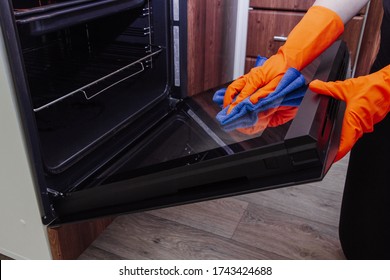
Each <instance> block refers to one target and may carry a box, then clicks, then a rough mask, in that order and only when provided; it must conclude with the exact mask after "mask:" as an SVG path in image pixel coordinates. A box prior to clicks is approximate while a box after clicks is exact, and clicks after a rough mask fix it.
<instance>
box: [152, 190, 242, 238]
mask: <svg viewBox="0 0 390 280" xmlns="http://www.w3.org/2000/svg"><path fill="white" fill-rule="evenodd" d="M247 207H248V202H245V201H241V200H238V199H235V198H225V199H216V200H212V201H206V202H200V203H193V204H188V205H183V206H177V207H170V208H166V209H160V210H155V211H150V212H149V213H150V214H152V215H155V216H157V217H160V218H164V219H167V220H171V221H175V222H178V223H181V224H183V225H187V226H191V227H194V228H197V229H201V230H204V231H207V232H210V233H213V234H216V235H220V236H223V237H227V238H229V237H232V236H233V234H234V231H235V230H236V228H237V225H238V223H239V222H240V219H241V217H242V215H243V214H244V211H245V209H246V208H247Z"/></svg>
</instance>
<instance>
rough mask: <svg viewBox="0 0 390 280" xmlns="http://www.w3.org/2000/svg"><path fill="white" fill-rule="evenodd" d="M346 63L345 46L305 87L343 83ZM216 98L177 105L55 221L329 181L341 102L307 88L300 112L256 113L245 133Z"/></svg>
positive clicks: (332, 52)
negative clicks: (227, 120) (226, 121)
mask: <svg viewBox="0 0 390 280" xmlns="http://www.w3.org/2000/svg"><path fill="white" fill-rule="evenodd" d="M348 59H349V56H348V51H347V49H346V47H345V44H343V43H342V42H337V43H335V44H334V45H333V46H332V47H330V48H329V49H328V50H327V51H326V52H325V53H324V54H323V55H322V56H321V57H319V58H318V59H317V60H316V61H315V62H313V63H312V64H311V65H309V66H308V67H307V68H306V69H305V70H304V71H303V74H304V75H305V77H306V80H307V81H310V80H312V79H315V78H318V79H322V80H336V79H343V78H345V76H346V71H347V65H348ZM213 94H214V90H212V91H208V92H205V93H203V94H200V95H198V96H196V97H194V98H188V99H185V100H182V101H178V102H177V103H175V102H174V101H171V102H173V103H175V104H174V105H175V110H174V111H173V112H172V113H170V114H168V115H167V117H166V118H165V119H164V121H162V122H160V123H159V124H158V125H156V126H155V128H154V129H153V130H152V131H151V132H150V133H148V135H146V136H145V137H144V138H143V139H142V140H139V141H138V142H137V143H135V144H134V145H132V146H131V147H128V148H127V149H126V150H124V151H122V153H121V154H119V155H118V156H117V157H116V158H115V160H113V161H111V162H109V163H107V164H106V165H105V166H104V167H103V168H100V169H99V170H97V171H96V172H95V174H94V175H93V176H92V177H91V178H90V179H89V180H87V181H86V182H85V183H84V186H83V188H81V189H80V190H77V191H73V192H69V193H66V194H63V195H59V196H57V197H56V198H54V200H53V208H54V211H55V213H56V216H57V217H58V219H57V220H56V221H54V223H65V222H73V221H77V220H82V219H89V218H94V217H100V216H107V215H115V214H119V213H129V212H134V211H140V210H146V209H153V208H159V207H165V206H170V205H178V204H183V203H189V202H195V201H201V200H206V199H213V198H219V197H225V196H232V195H238V194H243V193H248V192H256V191H263V190H267V189H272V188H278V187H285V186H290V185H296V184H300V183H305V182H310V181H316V180H321V179H322V178H323V177H324V176H325V174H326V172H327V171H328V169H329V168H330V166H331V164H332V162H333V160H334V157H335V154H336V152H337V149H338V145H339V137H340V131H341V123H342V118H343V113H344V108H343V104H342V103H341V102H338V101H336V100H332V99H328V98H326V97H324V96H319V95H316V94H314V93H312V92H310V91H309V90H306V93H305V95H304V97H303V99H302V100H301V102H300V105H299V107H298V106H295V107H294V106H280V107H278V105H276V106H273V108H272V109H270V110H269V111H265V112H261V113H259V114H258V115H256V117H255V118H254V119H255V122H252V127H250V126H249V125H248V123H247V122H244V123H245V125H244V127H243V126H242V122H241V123H240V122H239V123H237V124H231V125H230V126H227V127H223V126H221V125H220V124H219V123H218V122H217V121H216V119H215V116H216V114H217V113H218V112H219V111H220V108H219V107H218V106H217V105H216V104H214V103H213V101H212V96H213ZM281 103H282V104H281V105H283V102H281ZM279 105H280V104H279ZM283 110H287V111H288V112H284V113H283V114H284V115H283V116H285V117H284V118H283V121H279V122H276V123H277V124H275V122H272V121H270V119H272V117H273V116H275V114H280V111H283ZM279 116H280V115H279ZM286 116H287V117H286ZM271 123H272V124H271Z"/></svg>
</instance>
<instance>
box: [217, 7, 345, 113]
mask: <svg viewBox="0 0 390 280" xmlns="http://www.w3.org/2000/svg"><path fill="white" fill-rule="evenodd" d="M343 31H344V24H343V21H342V20H341V18H340V17H339V16H338V15H337V14H336V13H335V12H333V11H332V10H330V9H327V8H325V7H321V6H313V7H311V8H310V9H309V10H308V11H307V13H306V14H305V16H304V17H303V18H302V20H301V21H300V22H299V23H298V24H297V25H296V26H295V28H294V29H293V30H292V31H291V33H290V34H289V36H288V38H287V41H286V43H285V44H284V45H283V46H282V47H280V48H279V50H278V52H277V53H276V54H275V55H273V56H271V57H270V58H269V59H268V60H267V61H266V62H265V63H264V65H263V66H261V67H256V68H253V69H252V70H251V71H250V72H249V73H248V74H246V75H244V76H242V77H240V78H238V79H237V80H236V81H234V82H233V83H232V84H231V85H230V86H229V87H228V89H227V91H226V94H225V97H224V102H223V107H224V108H225V107H227V106H229V105H230V107H229V109H228V113H230V112H231V110H232V109H233V108H234V107H235V106H236V105H237V104H238V103H240V102H241V101H242V100H244V99H245V98H247V97H248V96H251V97H250V101H251V102H252V103H253V104H255V103H257V102H258V100H259V99H260V98H263V97H266V96H267V95H268V94H269V93H270V92H273V91H274V90H275V88H276V86H277V85H278V84H279V81H280V80H281V78H282V77H283V75H284V73H285V72H286V71H287V69H288V68H290V67H293V68H296V69H297V70H298V71H300V70H302V69H303V68H304V67H305V66H307V65H308V64H309V63H310V62H312V61H313V60H314V59H315V58H316V57H317V56H319V55H320V54H321V53H322V52H323V51H324V50H326V49H327V48H328V47H329V46H330V45H331V44H332V43H333V42H334V41H335V40H336V39H337V38H338V37H339V36H340V35H341V34H342V33H343ZM237 95H238V96H237ZM236 96H237V98H236ZM235 98H236V99H235ZM234 99H235V100H234Z"/></svg>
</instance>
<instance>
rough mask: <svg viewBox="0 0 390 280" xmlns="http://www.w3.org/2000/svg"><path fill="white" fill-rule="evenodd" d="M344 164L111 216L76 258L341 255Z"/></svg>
mask: <svg viewBox="0 0 390 280" xmlns="http://www.w3.org/2000/svg"><path fill="white" fill-rule="evenodd" d="M347 163H348V158H345V159H343V160H342V161H340V162H338V163H336V164H334V165H333V167H332V169H331V170H330V171H329V173H328V174H327V176H326V177H325V179H324V180H323V181H321V182H316V183H311V184H307V185H300V186H294V187H289V188H284V189H278V190H271V191H265V192H260V193H253V194H248V195H243V196H237V197H232V198H226V199H218V200H213V201H208V202H201V203H197V204H190V205H185V206H178V207H172V208H167V209H161V210H154V211H150V212H145V213H137V214H130V215H124V216H121V217H118V218H116V219H115V221H114V222H113V223H112V224H111V225H110V226H109V227H108V228H107V229H106V230H105V231H104V232H103V234H102V235H101V236H100V237H99V238H98V239H97V240H96V241H95V242H94V243H93V244H92V245H91V246H90V247H89V248H88V249H87V250H86V251H85V252H84V253H83V254H82V255H81V256H80V259H187V260H188V259H277V260H278V259H344V255H343V253H342V250H341V248H340V244H339V239H338V220H339V211H340V205H341V199H342V191H343V186H344V181H345V173H346V169H347Z"/></svg>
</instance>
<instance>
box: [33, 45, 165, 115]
mask: <svg viewBox="0 0 390 280" xmlns="http://www.w3.org/2000/svg"><path fill="white" fill-rule="evenodd" d="M160 52H162V47H158V49H157V50H156V51H154V52H152V53H150V54H148V55H146V56H144V57H142V58H140V59H138V60H136V61H134V62H132V63H130V64H127V65H126V66H124V67H122V68H120V69H118V70H116V71H114V72H112V73H110V74H108V75H106V76H103V77H101V78H99V79H97V80H95V81H93V82H91V83H89V84H86V85H84V86H82V87H80V88H78V89H76V90H74V91H71V92H69V93H67V94H65V95H63V96H61V97H59V98H57V99H55V100H53V101H51V102H48V103H46V104H44V105H42V106H40V107H38V108H34V109H33V111H34V112H35V113H37V112H40V111H42V110H44V109H46V108H48V107H50V106H52V105H54V104H57V103H59V102H61V101H63V100H65V99H67V98H69V97H72V96H73V95H75V94H78V93H81V94H82V95H84V98H85V99H86V100H90V99H92V98H94V97H96V96H98V95H100V94H101V93H103V92H105V91H107V90H108V89H110V88H112V87H113V86H115V85H117V84H120V83H122V82H124V81H126V80H128V79H130V78H131V77H134V76H136V75H138V74H140V73H142V72H143V71H145V68H146V67H145V63H146V62H147V60H148V59H149V58H152V57H154V56H157V55H158V54H159V53H160ZM137 65H138V66H139V69H137V71H135V72H133V73H131V74H130V75H127V76H126V77H124V78H121V79H119V80H118V81H115V82H113V83H111V84H110V85H109V86H107V87H105V88H103V89H101V90H99V91H98V92H96V93H93V94H87V92H86V91H87V90H88V89H89V88H91V87H92V86H95V85H97V84H99V83H101V82H103V81H105V80H107V79H109V78H112V77H115V76H118V75H119V74H120V73H123V72H124V71H125V70H127V69H129V68H131V67H133V66H137Z"/></svg>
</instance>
